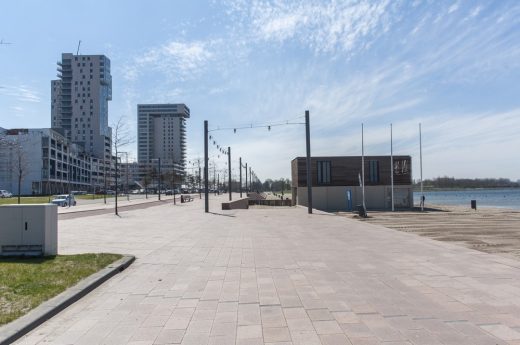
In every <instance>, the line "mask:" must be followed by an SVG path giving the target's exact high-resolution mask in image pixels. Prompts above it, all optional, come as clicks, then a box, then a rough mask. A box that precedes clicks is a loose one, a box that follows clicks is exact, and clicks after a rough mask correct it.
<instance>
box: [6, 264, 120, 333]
mask: <svg viewBox="0 0 520 345" xmlns="http://www.w3.org/2000/svg"><path fill="white" fill-rule="evenodd" d="M121 257H122V255H119V254H80V255H58V256H56V257H43V258H42V257H39V258H0V325H3V324H6V323H8V322H10V321H12V320H15V319H17V318H19V317H20V316H22V315H24V314H25V313H27V312H28V311H30V310H31V309H33V308H35V307H37V306H38V305H40V304H41V303H42V302H44V301H46V300H48V299H50V298H51V297H54V296H56V295H58V294H59V293H61V292H63V291H65V290H66V289H67V288H69V287H71V286H73V285H74V284H76V283H77V282H79V281H80V280H81V279H83V278H85V277H88V276H89V275H91V274H93V273H95V272H97V271H99V270H100V269H102V268H104V267H106V266H107V265H109V264H111V263H112V262H114V261H116V260H118V259H120V258H121Z"/></svg>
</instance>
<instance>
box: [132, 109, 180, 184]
mask: <svg viewBox="0 0 520 345" xmlns="http://www.w3.org/2000/svg"><path fill="white" fill-rule="evenodd" d="M189 117H190V109H189V108H188V107H187V106H186V105H185V104H139V105H137V161H138V162H139V164H140V165H141V166H142V167H144V168H143V169H142V171H144V170H146V169H145V167H150V166H151V167H153V166H155V165H156V164H157V161H158V160H159V159H160V161H161V169H162V170H163V171H175V173H176V174H178V175H184V174H185V167H186V119H188V118H189Z"/></svg>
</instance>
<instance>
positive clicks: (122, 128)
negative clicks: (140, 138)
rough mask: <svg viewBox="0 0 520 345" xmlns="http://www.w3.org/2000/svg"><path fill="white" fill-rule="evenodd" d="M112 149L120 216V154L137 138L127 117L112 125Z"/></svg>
mask: <svg viewBox="0 0 520 345" xmlns="http://www.w3.org/2000/svg"><path fill="white" fill-rule="evenodd" d="M112 128H113V131H112V133H113V134H112V147H113V149H114V153H115V155H114V156H115V167H116V176H115V180H116V186H115V187H116V190H115V198H116V199H115V214H116V215H119V213H118V210H117V196H118V181H117V179H118V174H119V171H118V165H119V156H118V155H119V152H120V150H121V148H123V147H125V146H127V145H129V144H131V143H133V142H134V141H135V137H134V136H132V134H131V132H130V129H129V128H128V124H127V123H126V122H125V117H124V116H121V117H119V119H118V120H117V122H116V123H115V124H113V125H112Z"/></svg>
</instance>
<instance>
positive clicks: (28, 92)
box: [0, 85, 41, 103]
mask: <svg viewBox="0 0 520 345" xmlns="http://www.w3.org/2000/svg"><path fill="white" fill-rule="evenodd" d="M0 95H4V96H8V97H13V98H16V99H17V100H18V101H20V102H31V103H40V102H41V97H40V93H39V92H38V91H36V90H34V89H32V88H30V87H29V86H27V85H18V86H2V87H0Z"/></svg>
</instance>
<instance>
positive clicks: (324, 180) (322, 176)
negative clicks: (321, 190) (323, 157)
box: [318, 161, 330, 184]
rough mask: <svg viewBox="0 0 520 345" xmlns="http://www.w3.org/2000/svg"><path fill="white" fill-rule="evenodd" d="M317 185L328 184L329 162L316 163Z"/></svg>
mask: <svg viewBox="0 0 520 345" xmlns="http://www.w3.org/2000/svg"><path fill="white" fill-rule="evenodd" d="M318 184H330V161H318Z"/></svg>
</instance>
